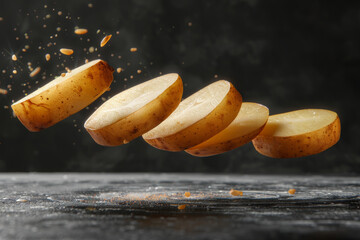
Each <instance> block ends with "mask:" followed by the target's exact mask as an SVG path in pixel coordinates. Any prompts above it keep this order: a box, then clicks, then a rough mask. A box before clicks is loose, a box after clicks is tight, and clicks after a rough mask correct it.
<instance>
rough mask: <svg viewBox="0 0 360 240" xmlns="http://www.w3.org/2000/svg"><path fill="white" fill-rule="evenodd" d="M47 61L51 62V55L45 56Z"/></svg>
mask: <svg viewBox="0 0 360 240" xmlns="http://www.w3.org/2000/svg"><path fill="white" fill-rule="evenodd" d="M45 59H46V61H50V54H48V53H47V54H45Z"/></svg>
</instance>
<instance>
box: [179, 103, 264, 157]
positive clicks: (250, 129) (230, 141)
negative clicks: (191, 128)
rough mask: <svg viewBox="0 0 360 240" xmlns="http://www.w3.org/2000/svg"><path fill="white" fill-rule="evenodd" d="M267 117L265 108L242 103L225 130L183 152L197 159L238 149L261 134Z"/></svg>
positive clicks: (255, 104) (256, 104) (259, 105)
mask: <svg viewBox="0 0 360 240" xmlns="http://www.w3.org/2000/svg"><path fill="white" fill-rule="evenodd" d="M268 117H269V109H268V108H267V107H265V106H263V105H261V104H258V103H251V102H243V103H242V105H241V108H240V111H239V113H238V115H237V117H236V118H235V119H234V121H232V122H231V123H230V125H229V126H228V127H227V128H225V129H224V130H222V131H221V132H219V133H218V134H216V135H215V136H213V137H212V138H210V139H208V140H206V141H205V142H202V143H200V144H199V145H196V146H194V147H192V148H189V149H187V150H185V151H186V152H187V153H189V154H191V155H194V156H197V157H207V156H212V155H216V154H220V153H224V152H227V151H230V150H232V149H234V148H237V147H240V146H241V145H244V144H245V143H248V142H250V141H251V140H252V139H253V138H255V137H256V136H257V135H258V134H259V133H260V132H261V130H262V129H263V128H264V126H265V124H266V122H267V119H268Z"/></svg>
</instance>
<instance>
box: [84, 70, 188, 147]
mask: <svg viewBox="0 0 360 240" xmlns="http://www.w3.org/2000/svg"><path fill="white" fill-rule="evenodd" d="M182 92H183V85H182V80H181V78H180V76H179V75H178V74H176V73H172V74H166V75H163V76H161V77H157V78H154V79H152V80H149V81H146V82H144V83H141V84H139V85H136V86H134V87H132V88H130V89H127V90H125V91H123V92H121V93H119V94H117V95H115V96H114V97H112V98H111V99H109V100H108V101H106V102H105V103H103V104H102V105H101V106H100V107H99V108H98V109H97V110H96V111H95V112H94V113H93V114H92V115H91V116H90V117H89V118H88V120H87V121H86V122H85V124H84V127H85V129H86V130H87V131H88V132H89V133H90V135H91V136H92V137H93V139H94V140H95V142H97V143H98V144H100V145H104V146H117V145H121V144H123V143H127V142H129V141H131V140H132V139H134V138H136V137H139V136H141V135H142V134H144V133H146V132H147V131H149V130H150V129H152V128H154V127H155V126H157V125H158V124H159V123H161V122H162V121H163V120H164V119H165V118H166V117H168V116H169V115H170V114H171V113H172V112H173V111H174V110H175V109H176V107H177V106H178V105H179V103H180V101H181V97H182Z"/></svg>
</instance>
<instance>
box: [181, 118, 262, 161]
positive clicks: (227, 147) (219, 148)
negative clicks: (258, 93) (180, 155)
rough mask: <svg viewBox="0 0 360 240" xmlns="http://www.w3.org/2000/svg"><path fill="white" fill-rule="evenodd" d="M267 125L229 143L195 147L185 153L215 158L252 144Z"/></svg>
mask: <svg viewBox="0 0 360 240" xmlns="http://www.w3.org/2000/svg"><path fill="white" fill-rule="evenodd" d="M265 124H266V123H265ZM265 124H264V125H263V126H262V127H261V128H259V129H256V130H254V131H253V132H251V133H248V134H246V135H244V136H241V137H238V138H234V139H231V140H229V141H226V142H222V143H220V144H211V145H208V146H206V147H200V148H195V147H196V146H195V147H193V148H190V149H186V150H185V152H187V153H189V154H191V155H193V156H196V157H209V156H213V155H217V154H221V153H224V152H228V151H231V150H233V149H235V148H238V147H240V146H242V145H244V144H246V143H248V142H250V141H251V140H252V139H254V138H255V137H256V136H257V135H258V134H259V133H260V132H261V131H262V130H263V129H264V127H265Z"/></svg>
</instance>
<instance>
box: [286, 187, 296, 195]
mask: <svg viewBox="0 0 360 240" xmlns="http://www.w3.org/2000/svg"><path fill="white" fill-rule="evenodd" d="M295 192H296V189H294V188H290V189H289V191H288V193H289V194H295Z"/></svg>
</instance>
